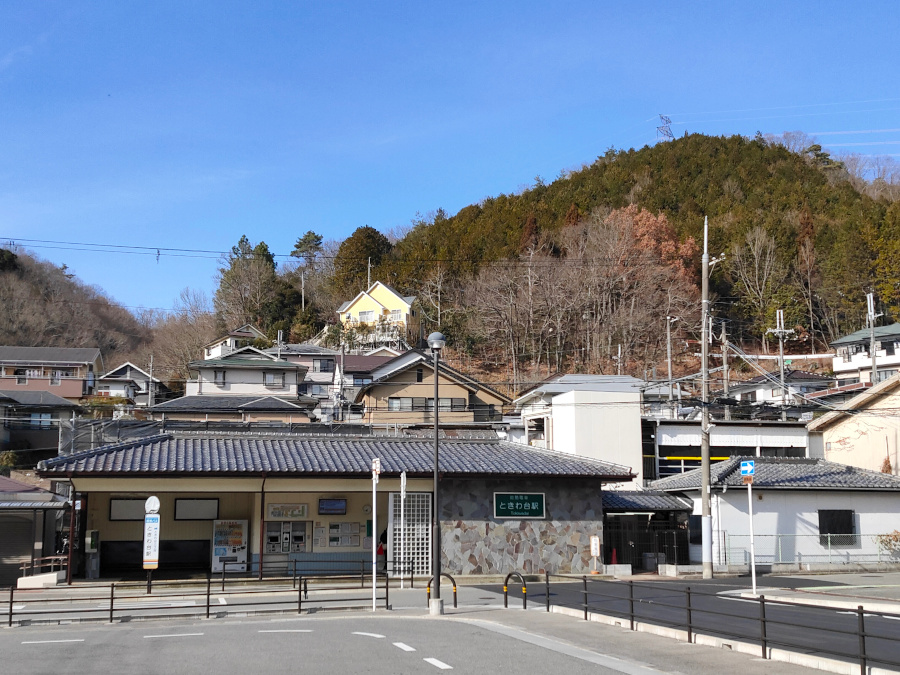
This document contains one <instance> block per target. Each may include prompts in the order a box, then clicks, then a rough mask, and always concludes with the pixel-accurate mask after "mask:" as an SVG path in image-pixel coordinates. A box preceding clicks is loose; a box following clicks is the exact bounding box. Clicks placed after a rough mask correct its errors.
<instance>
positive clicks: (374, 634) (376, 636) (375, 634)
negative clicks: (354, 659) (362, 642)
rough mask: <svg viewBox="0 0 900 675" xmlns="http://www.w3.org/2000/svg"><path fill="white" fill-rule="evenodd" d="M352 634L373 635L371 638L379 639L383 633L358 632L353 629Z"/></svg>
mask: <svg viewBox="0 0 900 675" xmlns="http://www.w3.org/2000/svg"><path fill="white" fill-rule="evenodd" d="M353 635H364V636H366V637H373V638H379V639H383V638H384V635H379V634H378V633H360V632H356V631H354V633H353Z"/></svg>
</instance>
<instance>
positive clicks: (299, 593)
mask: <svg viewBox="0 0 900 675" xmlns="http://www.w3.org/2000/svg"><path fill="white" fill-rule="evenodd" d="M300 581H301V583H300V584H299V585H298V586H297V614H300V613H301V612H302V611H303V583H302V582H303V580H302V579H301V580H300Z"/></svg>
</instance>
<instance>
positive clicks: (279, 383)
mask: <svg viewBox="0 0 900 675" xmlns="http://www.w3.org/2000/svg"><path fill="white" fill-rule="evenodd" d="M263 384H265V385H266V386H267V387H283V386H284V373H273V372H268V371H267V372H264V373H263Z"/></svg>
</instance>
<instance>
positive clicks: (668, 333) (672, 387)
mask: <svg viewBox="0 0 900 675" xmlns="http://www.w3.org/2000/svg"><path fill="white" fill-rule="evenodd" d="M676 321H678V317H677V316H667V317H666V365H667V366H668V369H669V412H670V414H671V415H672V419H675V417H676V415H675V383H674V382H673V381H672V324H673V323H675V322H676Z"/></svg>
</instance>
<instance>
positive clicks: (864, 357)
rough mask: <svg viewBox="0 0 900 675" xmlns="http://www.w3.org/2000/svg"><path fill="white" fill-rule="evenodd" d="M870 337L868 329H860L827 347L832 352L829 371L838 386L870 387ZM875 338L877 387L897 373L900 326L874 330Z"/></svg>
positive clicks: (870, 333) (869, 329)
mask: <svg viewBox="0 0 900 675" xmlns="http://www.w3.org/2000/svg"><path fill="white" fill-rule="evenodd" d="M872 334H873V331H872V329H871V328H863V329H861V330H858V331H856V332H855V333H850V334H849V335H844V336H842V337H839V338H838V339H837V340H834V341H833V342H831V343H829V344H830V345H831V346H832V347H833V348H834V351H835V355H834V358H833V359H832V361H831V369H832V370H833V371H834V374H835V377H837V379H838V384H840V385H847V384H855V383H857V382H860V383H869V384H872V383H873V382H872V380H873V378H872ZM874 337H875V368H876V369H877V370H878V377H877V381H876V382H875V383H876V384H877V383H878V382H880V381H881V380H884V379H886V378H888V377H892V376H894V375H896V374H897V373H898V370H900V323H892V324H890V325H888V326H875V330H874Z"/></svg>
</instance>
